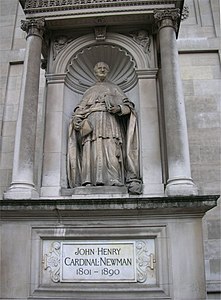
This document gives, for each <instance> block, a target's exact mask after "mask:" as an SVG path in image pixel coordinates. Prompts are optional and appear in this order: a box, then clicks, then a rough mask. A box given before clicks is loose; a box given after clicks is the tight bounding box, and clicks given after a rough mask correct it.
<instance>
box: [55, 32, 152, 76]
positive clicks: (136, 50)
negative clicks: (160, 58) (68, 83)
mask: <svg viewBox="0 0 221 300" xmlns="http://www.w3.org/2000/svg"><path fill="white" fill-rule="evenodd" d="M101 44H103V45H113V46H117V47H118V48H122V49H123V50H125V51H126V52H127V53H128V54H129V55H130V56H131V57H132V58H133V61H134V62H135V67H136V69H147V68H150V65H149V60H148V56H147V54H146V53H145V52H144V51H143V49H142V48H141V47H140V46H139V45H138V44H136V43H135V42H134V40H133V39H132V38H130V37H128V36H125V35H122V34H119V33H108V34H107V38H106V39H105V41H104V42H103V43H101V42H99V43H98V42H96V40H95V38H94V35H93V34H88V35H85V36H82V37H79V38H77V39H75V40H74V41H72V42H70V43H69V44H68V46H67V47H65V49H63V50H62V51H61V52H60V53H59V54H58V56H57V57H56V59H55V61H54V66H53V69H52V73H55V74H61V73H63V74H64V73H66V72H67V69H68V66H69V64H70V63H71V61H72V59H73V58H74V57H76V55H78V53H80V52H81V51H83V50H84V49H85V48H88V47H92V46H96V45H101Z"/></svg>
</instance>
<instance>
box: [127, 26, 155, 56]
mask: <svg viewBox="0 0 221 300" xmlns="http://www.w3.org/2000/svg"><path fill="white" fill-rule="evenodd" d="M130 36H131V37H132V38H133V40H134V41H135V43H137V44H138V45H140V46H141V48H142V49H143V51H144V52H145V53H148V52H150V43H151V40H150V37H149V34H148V32H147V31H145V30H140V31H136V32H132V33H131V34H130Z"/></svg>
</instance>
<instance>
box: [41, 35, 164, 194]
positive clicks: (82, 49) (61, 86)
mask: <svg viewBox="0 0 221 300" xmlns="http://www.w3.org/2000/svg"><path fill="white" fill-rule="evenodd" d="M152 55H153V52H152ZM98 61H105V62H106V63H108V64H109V66H110V70H111V71H110V73H109V78H108V79H109V80H110V81H112V82H114V83H115V84H117V85H119V86H120V87H121V88H122V90H123V91H124V92H125V93H126V94H127V96H128V98H129V99H130V100H131V101H133V102H134V103H135V106H136V110H137V112H138V116H139V122H140V128H141V134H140V136H141V165H143V163H145V161H143V158H144V160H148V161H149V162H150V161H151V159H149V157H150V156H151V155H149V154H148V158H145V157H146V152H145V151H146V150H144V151H143V150H142V148H143V146H142V140H144V139H145V137H144V134H145V132H146V129H145V128H144V126H143V124H142V118H144V119H145V115H143V117H141V110H142V107H144V110H145V109H146V106H148V105H149V104H150V106H152V103H153V102H154V103H155V104H154V105H155V107H154V112H153V107H151V110H152V112H151V115H157V114H158V112H157V99H156V70H155V69H154V68H151V61H153V59H150V54H147V53H145V52H144V51H143V49H142V47H140V46H139V45H138V44H137V43H136V42H134V40H133V39H131V38H130V37H127V36H124V35H121V34H116V33H108V34H107V38H106V39H105V41H103V42H96V40H95V38H94V35H85V36H83V37H80V38H77V39H75V40H73V41H72V42H70V43H67V44H66V45H65V46H64V47H63V49H62V50H61V51H60V52H59V53H58V55H57V57H56V58H55V59H54V60H52V59H51V64H50V66H49V71H48V74H47V82H48V88H47V108H46V133H45V146H44V163H43V176H42V195H43V196H48V193H50V195H51V196H59V195H60V192H61V189H62V188H63V189H65V188H67V187H68V185H67V173H66V155H67V140H68V125H69V121H70V118H71V114H72V111H73V109H74V108H75V107H76V105H77V104H78V103H79V101H80V100H81V97H82V94H83V93H84V91H85V90H86V89H87V88H88V87H89V86H91V85H92V84H93V83H94V82H95V80H96V79H95V76H94V74H93V67H94V65H95V64H96V63H97V62H98ZM141 74H142V75H141ZM148 78H149V79H150V81H151V80H152V83H151V82H150V81H149V86H150V87H151V89H152V90H153V91H152V92H151V93H152V94H154V95H153V97H154V100H153V99H152V98H151V97H150V100H148V94H146V92H145V90H146V88H145V82H144V81H145V80H146V79H148ZM143 80H144V81H143ZM148 103H149V104H148ZM140 106H141V108H140ZM54 123H55V124H56V127H57V130H56V131H55V130H53V127H52V124H54ZM145 126H146V125H145ZM155 127H156V128H155V129H154V130H155V132H157V131H158V132H157V133H156V134H157V135H159V128H158V124H156V125H155ZM151 130H152V129H151ZM155 132H154V134H155ZM151 134H152V133H151ZM142 136H143V137H142ZM151 138H152V139H155V138H156V137H154V136H153V134H152V137H151ZM158 139H159V137H158V136H157V141H158ZM150 142H151V141H150ZM144 144H145V142H144ZM157 147H158V149H157V153H158V152H160V149H159V148H160V147H159V146H158V145H157ZM155 150H156V149H154V150H153V151H154V153H155V154H154V155H155V157H156V151H155ZM143 153H144V156H143V155H142V154H143ZM53 156H54V157H53ZM159 156H160V154H159V155H157V158H159ZM159 159H160V158H159ZM48 161H50V164H49V163H48ZM143 172H144V168H142V170H141V176H142V177H145V176H144V174H143ZM160 172H161V170H160ZM148 174H151V167H150V168H149V167H148ZM148 176H149V175H147V176H146V177H147V178H148V180H149V177H148ZM158 177H160V179H157V182H159V181H160V180H161V178H162V174H160V175H159V176H158ZM52 193H54V194H53V195H52Z"/></svg>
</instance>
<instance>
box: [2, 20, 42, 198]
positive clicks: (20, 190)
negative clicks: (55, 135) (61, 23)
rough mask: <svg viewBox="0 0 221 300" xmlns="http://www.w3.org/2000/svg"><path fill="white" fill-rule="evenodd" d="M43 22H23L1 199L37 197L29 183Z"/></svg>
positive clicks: (33, 151)
mask: <svg viewBox="0 0 221 300" xmlns="http://www.w3.org/2000/svg"><path fill="white" fill-rule="evenodd" d="M43 27H44V21H43V20H42V19H38V20H31V21H23V23H22V29H23V30H25V31H26V32H27V48H26V55H25V61H24V70H23V77H22V85H21V94H20V103H19V112H18V119H17V127H16V136H15V149H14V160H13V174H12V183H11V186H10V187H9V189H8V191H7V192H6V193H5V194H4V198H5V199H32V198H38V197H39V195H38V192H37V191H36V189H35V185H34V182H33V172H34V154H35V138H36V123H37V109H38V90H39V75H40V64H41V47H42V35H43Z"/></svg>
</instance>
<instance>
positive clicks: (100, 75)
mask: <svg viewBox="0 0 221 300" xmlns="http://www.w3.org/2000/svg"><path fill="white" fill-rule="evenodd" d="M108 72H109V68H108V66H107V65H106V64H105V63H102V62H101V63H98V64H96V66H95V67H94V74H95V76H96V77H97V79H98V80H100V81H104V80H105V78H106V77H107V74H108Z"/></svg>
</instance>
